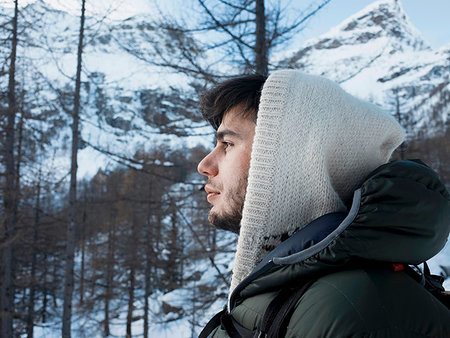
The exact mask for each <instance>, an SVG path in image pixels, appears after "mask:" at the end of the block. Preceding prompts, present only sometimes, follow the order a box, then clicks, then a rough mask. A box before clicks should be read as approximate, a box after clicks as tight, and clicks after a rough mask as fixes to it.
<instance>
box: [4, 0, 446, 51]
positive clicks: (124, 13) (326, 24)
mask: <svg viewBox="0 0 450 338" xmlns="http://www.w3.org/2000/svg"><path fill="white" fill-rule="evenodd" d="M32 1H33V0H19V5H20V4H26V3H29V2H32ZM46 1H47V2H49V3H51V4H52V5H53V6H54V7H55V8H58V9H62V10H66V11H69V12H73V13H76V14H78V12H79V7H80V3H81V1H80V0H46ZM194 1H195V0H87V2H86V3H87V8H88V13H91V14H92V13H97V14H99V15H102V13H105V11H110V12H111V16H112V17H113V18H114V19H124V18H126V17H129V16H131V15H134V14H138V13H141V14H142V13H146V12H150V11H152V8H154V3H155V2H160V3H164V5H165V6H167V7H170V6H171V4H173V6H174V7H182V8H184V7H185V6H186V5H187V4H189V2H194ZM281 1H282V3H284V4H285V6H287V7H288V8H290V9H291V10H292V11H295V10H296V9H297V8H298V6H300V4H304V3H305V1H304V0H281ZM311 2H312V0H311ZM372 2H374V1H373V0H331V2H330V3H329V4H328V5H327V6H326V7H325V8H323V9H322V10H321V11H320V12H319V14H317V15H316V16H314V17H313V18H312V20H310V21H309V23H308V26H307V27H305V29H304V30H303V31H302V32H301V33H300V34H299V35H298V36H297V39H296V40H297V41H296V44H297V43H299V44H301V42H302V41H305V40H307V39H309V38H313V37H317V36H318V35H320V34H322V33H325V32H327V31H328V30H329V29H330V28H332V27H334V26H336V25H337V24H339V23H341V22H342V21H343V20H344V19H346V18H348V17H349V16H351V15H353V14H355V13H356V12H358V11H359V10H361V9H363V8H364V7H366V6H367V5H369V4H370V3H372ZM13 3H14V1H13V0H0V5H1V6H12V5H13ZM401 3H402V5H403V8H404V9H405V11H406V13H407V14H408V16H409V18H410V19H411V21H412V23H413V24H414V25H415V26H416V28H417V29H418V30H419V31H420V32H421V33H422V36H423V38H424V39H425V41H426V42H428V44H429V45H431V47H433V48H435V49H437V48H439V47H442V46H445V45H448V44H450V23H449V21H448V13H450V1H449V0H426V1H424V0H401ZM180 4H182V5H181V6H180Z"/></svg>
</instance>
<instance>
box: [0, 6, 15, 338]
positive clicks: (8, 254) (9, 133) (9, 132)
mask: <svg viewBox="0 0 450 338" xmlns="http://www.w3.org/2000/svg"><path fill="white" fill-rule="evenodd" d="M18 15H19V6H18V0H15V1H14V18H13V36H12V46H11V57H10V60H11V64H10V67H9V86H8V112H7V114H8V115H7V121H6V130H5V143H4V144H5V146H4V161H5V178H4V186H3V203H4V210H5V211H4V212H5V216H4V217H5V218H4V239H3V243H2V245H3V252H2V283H1V295H0V297H1V317H2V319H1V335H0V336H2V337H12V336H13V313H14V284H13V279H14V248H13V245H14V243H13V241H14V236H15V226H16V224H15V223H16V212H17V203H18V196H17V191H16V187H15V184H16V180H17V177H16V175H17V173H16V167H15V165H14V136H15V135H14V133H15V119H16V106H17V103H16V93H15V81H16V80H15V74H16V52H17V18H18Z"/></svg>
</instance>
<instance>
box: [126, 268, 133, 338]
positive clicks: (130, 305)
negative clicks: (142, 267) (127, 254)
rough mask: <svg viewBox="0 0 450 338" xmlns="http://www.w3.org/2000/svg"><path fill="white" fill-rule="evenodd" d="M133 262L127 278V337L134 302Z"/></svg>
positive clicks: (128, 337)
mask: <svg viewBox="0 0 450 338" xmlns="http://www.w3.org/2000/svg"><path fill="white" fill-rule="evenodd" d="M134 274H135V267H134V262H132V264H131V269H130V275H129V279H128V313H127V335H126V337H127V338H131V324H132V323H133V304H134V284H135V276H134Z"/></svg>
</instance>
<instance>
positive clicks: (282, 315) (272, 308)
mask: <svg viewBox="0 0 450 338" xmlns="http://www.w3.org/2000/svg"><path fill="white" fill-rule="evenodd" d="M315 281H316V280H315V279H311V280H308V281H306V282H304V283H302V284H301V285H300V286H296V287H290V288H286V289H283V290H282V291H281V292H280V293H279V294H278V295H277V296H276V297H275V298H274V299H273V300H272V301H271V302H270V304H269V306H268V307H267V309H266V311H265V312H264V317H263V320H262V323H261V329H260V333H261V334H262V335H261V337H268V338H278V337H284V335H285V333H286V329H287V325H288V324H289V320H290V318H291V316H292V313H293V312H294V309H295V306H296V305H297V303H298V301H299V300H300V298H301V297H302V296H303V295H304V293H305V292H306V290H308V288H309V287H310V286H311V285H312V284H313V283H314V282H315ZM258 337H259V336H258Z"/></svg>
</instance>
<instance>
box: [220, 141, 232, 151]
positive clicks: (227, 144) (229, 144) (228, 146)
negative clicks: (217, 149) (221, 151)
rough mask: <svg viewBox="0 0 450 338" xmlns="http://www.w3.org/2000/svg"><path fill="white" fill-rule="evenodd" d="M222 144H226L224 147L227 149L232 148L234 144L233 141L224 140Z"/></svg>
mask: <svg viewBox="0 0 450 338" xmlns="http://www.w3.org/2000/svg"><path fill="white" fill-rule="evenodd" d="M222 144H223V146H224V148H225V149H227V148H230V147H231V146H232V145H233V143H231V142H225V141H224V142H222Z"/></svg>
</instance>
